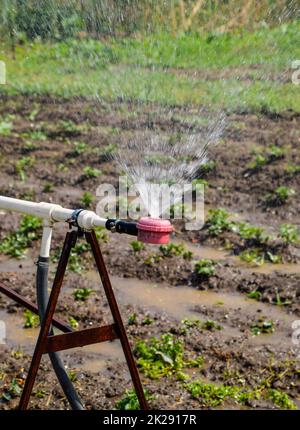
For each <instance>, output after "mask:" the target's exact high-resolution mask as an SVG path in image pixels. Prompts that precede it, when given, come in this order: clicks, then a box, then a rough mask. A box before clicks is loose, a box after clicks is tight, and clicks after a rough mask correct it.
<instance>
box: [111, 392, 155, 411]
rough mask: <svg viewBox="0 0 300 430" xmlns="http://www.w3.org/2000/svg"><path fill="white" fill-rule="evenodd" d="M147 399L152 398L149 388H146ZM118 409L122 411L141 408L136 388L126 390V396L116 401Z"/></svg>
mask: <svg viewBox="0 0 300 430" xmlns="http://www.w3.org/2000/svg"><path fill="white" fill-rule="evenodd" d="M144 394H145V398H146V400H152V399H153V396H150V394H149V393H148V391H147V390H144ZM115 407H116V409H119V410H121V411H136V410H139V409H140V404H139V400H138V398H137V395H136V392H135V390H126V391H125V394H124V396H123V397H122V398H121V399H120V400H118V401H117V402H116V405H115Z"/></svg>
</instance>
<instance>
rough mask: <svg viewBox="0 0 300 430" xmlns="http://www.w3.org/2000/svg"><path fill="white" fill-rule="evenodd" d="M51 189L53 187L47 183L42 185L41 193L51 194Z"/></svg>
mask: <svg viewBox="0 0 300 430" xmlns="http://www.w3.org/2000/svg"><path fill="white" fill-rule="evenodd" d="M53 188H54V185H53V184H52V183H51V182H47V183H46V184H45V185H44V188H43V192H44V193H52V191H53Z"/></svg>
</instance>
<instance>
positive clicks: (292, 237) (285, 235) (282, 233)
mask: <svg viewBox="0 0 300 430" xmlns="http://www.w3.org/2000/svg"><path fill="white" fill-rule="evenodd" d="M279 237H281V239H283V241H284V242H285V243H286V244H289V243H297V242H298V228H297V226H295V225H293V224H281V225H280V226H279Z"/></svg>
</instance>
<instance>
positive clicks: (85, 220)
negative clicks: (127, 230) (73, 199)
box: [0, 196, 107, 230]
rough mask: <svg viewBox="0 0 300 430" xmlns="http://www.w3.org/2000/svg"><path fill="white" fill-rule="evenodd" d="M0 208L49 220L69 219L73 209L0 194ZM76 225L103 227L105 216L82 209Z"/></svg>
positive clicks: (105, 220)
mask: <svg viewBox="0 0 300 430" xmlns="http://www.w3.org/2000/svg"><path fill="white" fill-rule="evenodd" d="M0 209H2V210H6V211H13V212H20V213H23V214H28V215H34V216H36V217H38V218H43V219H44V220H48V221H49V222H59V221H70V219H71V217H72V214H73V212H74V211H73V209H66V208H63V207H62V206H60V205H56V204H54V203H45V202H41V203H35V202H29V201H26V200H19V199H13V198H11V197H4V196H0ZM77 221H78V225H79V226H80V227H81V228H84V229H86V230H91V229H93V228H95V227H105V224H106V222H107V219H106V218H101V217H99V216H98V215H97V214H96V213H95V212H92V211H87V210H83V211H82V212H80V214H79V216H78V220H77Z"/></svg>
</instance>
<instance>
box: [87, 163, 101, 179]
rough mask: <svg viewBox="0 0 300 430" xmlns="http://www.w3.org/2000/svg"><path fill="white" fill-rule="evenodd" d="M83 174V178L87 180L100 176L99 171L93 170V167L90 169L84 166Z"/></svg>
mask: <svg viewBox="0 0 300 430" xmlns="http://www.w3.org/2000/svg"><path fill="white" fill-rule="evenodd" d="M83 173H84V174H85V176H86V177H87V178H89V179H92V178H98V176H100V175H101V170H99V169H94V168H93V167H91V166H86V167H85V168H84V169H83Z"/></svg>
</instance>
